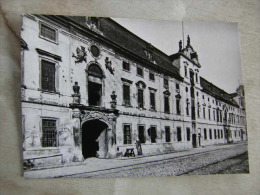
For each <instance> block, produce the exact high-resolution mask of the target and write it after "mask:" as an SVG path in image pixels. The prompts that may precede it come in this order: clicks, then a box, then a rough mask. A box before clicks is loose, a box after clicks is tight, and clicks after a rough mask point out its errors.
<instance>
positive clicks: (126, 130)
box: [124, 125, 132, 144]
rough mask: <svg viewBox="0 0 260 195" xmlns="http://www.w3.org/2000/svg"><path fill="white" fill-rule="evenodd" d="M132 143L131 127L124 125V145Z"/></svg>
mask: <svg viewBox="0 0 260 195" xmlns="http://www.w3.org/2000/svg"><path fill="white" fill-rule="evenodd" d="M131 143H132V135H131V126H130V125H124V144H131Z"/></svg>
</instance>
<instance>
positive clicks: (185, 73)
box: [184, 66, 187, 77]
mask: <svg viewBox="0 0 260 195" xmlns="http://www.w3.org/2000/svg"><path fill="white" fill-rule="evenodd" d="M184 75H185V77H187V66H184Z"/></svg>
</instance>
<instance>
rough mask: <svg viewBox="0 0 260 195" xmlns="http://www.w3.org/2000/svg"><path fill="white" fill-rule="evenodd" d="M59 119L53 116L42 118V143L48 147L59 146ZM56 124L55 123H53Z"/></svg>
mask: <svg viewBox="0 0 260 195" xmlns="http://www.w3.org/2000/svg"><path fill="white" fill-rule="evenodd" d="M57 121H58V120H57V119H53V118H42V119H41V122H42V124H41V126H42V138H41V145H42V147H44V148H48V147H58V133H57V130H58V127H57V123H58V122H57ZM50 124H52V125H50ZM53 124H54V125H53Z"/></svg>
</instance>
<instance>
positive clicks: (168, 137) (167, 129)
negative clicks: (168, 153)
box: [164, 126, 171, 143]
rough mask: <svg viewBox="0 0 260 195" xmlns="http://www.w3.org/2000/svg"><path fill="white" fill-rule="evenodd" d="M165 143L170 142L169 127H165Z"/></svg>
mask: <svg viewBox="0 0 260 195" xmlns="http://www.w3.org/2000/svg"><path fill="white" fill-rule="evenodd" d="M164 129H165V142H167V143H168V142H171V128H170V126H165V127H164Z"/></svg>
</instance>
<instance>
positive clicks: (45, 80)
mask: <svg viewBox="0 0 260 195" xmlns="http://www.w3.org/2000/svg"><path fill="white" fill-rule="evenodd" d="M41 87H42V89H43V90H46V91H52V92H55V63H53V62H49V61H46V60H42V61H41Z"/></svg>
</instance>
